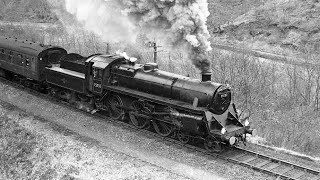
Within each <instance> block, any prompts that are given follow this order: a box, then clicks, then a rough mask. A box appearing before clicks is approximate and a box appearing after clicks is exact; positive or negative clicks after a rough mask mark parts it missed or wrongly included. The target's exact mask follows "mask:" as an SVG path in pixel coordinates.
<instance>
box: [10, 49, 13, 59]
mask: <svg viewBox="0 0 320 180" xmlns="http://www.w3.org/2000/svg"><path fill="white" fill-rule="evenodd" d="M12 57H13V52H12V51H10V52H9V60H12Z"/></svg>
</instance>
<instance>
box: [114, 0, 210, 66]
mask: <svg viewBox="0 0 320 180" xmlns="http://www.w3.org/2000/svg"><path fill="white" fill-rule="evenodd" d="M119 2H120V5H121V7H123V9H124V12H126V13H127V14H128V17H131V18H132V19H133V21H134V22H135V24H137V25H139V26H140V27H141V28H142V29H143V30H145V31H146V32H156V33H157V34H161V35H165V36H166V37H165V38H166V39H167V40H169V41H170V42H171V44H173V45H176V46H180V45H183V44H185V43H187V44H188V46H187V47H188V52H189V57H190V59H192V61H193V63H194V65H195V66H196V67H197V68H199V69H201V70H202V71H204V70H206V69H208V68H210V60H209V59H208V56H207V52H208V51H210V50H211V46H210V42H209V41H208V39H209V37H210V35H209V32H208V30H207V25H206V20H207V17H208V16H209V14H210V13H209V11H208V3H207V0H155V1H145V0H119Z"/></svg>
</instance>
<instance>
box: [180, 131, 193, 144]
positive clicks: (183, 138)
mask: <svg viewBox="0 0 320 180" xmlns="http://www.w3.org/2000/svg"><path fill="white" fill-rule="evenodd" d="M177 137H178V139H179V141H180V142H181V143H183V144H187V143H188V142H190V136H188V135H186V134H185V133H183V132H181V131H179V132H178V133H177Z"/></svg>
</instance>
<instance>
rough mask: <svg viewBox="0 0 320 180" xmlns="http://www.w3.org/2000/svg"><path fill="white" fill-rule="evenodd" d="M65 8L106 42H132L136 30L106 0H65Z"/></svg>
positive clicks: (112, 4) (125, 17)
mask: <svg viewBox="0 0 320 180" xmlns="http://www.w3.org/2000/svg"><path fill="white" fill-rule="evenodd" d="M65 2H66V4H65V7H66V10H67V11H68V12H69V13H71V14H73V15H75V16H76V17H77V20H78V21H80V22H81V23H82V24H83V25H84V27H85V29H87V30H90V31H92V32H94V33H95V34H97V35H98V36H100V37H101V38H102V39H103V40H104V41H107V42H119V41H126V42H134V41H135V38H136V35H137V32H135V25H134V24H132V22H130V21H129V19H128V18H127V16H125V15H123V14H122V13H121V11H120V10H118V9H117V7H115V5H114V3H112V2H111V1H107V0H65Z"/></svg>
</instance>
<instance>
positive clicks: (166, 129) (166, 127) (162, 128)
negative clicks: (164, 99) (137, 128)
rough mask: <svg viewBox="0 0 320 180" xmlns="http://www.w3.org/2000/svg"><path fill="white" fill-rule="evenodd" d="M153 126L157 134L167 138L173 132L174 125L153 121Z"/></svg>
mask: <svg viewBox="0 0 320 180" xmlns="http://www.w3.org/2000/svg"><path fill="white" fill-rule="evenodd" d="M152 124H153V127H154V130H156V132H157V133H158V134H159V135H161V136H164V137H167V136H169V135H170V134H171V133H172V132H173V125H171V124H168V123H165V122H161V121H158V120H153V121H152Z"/></svg>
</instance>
